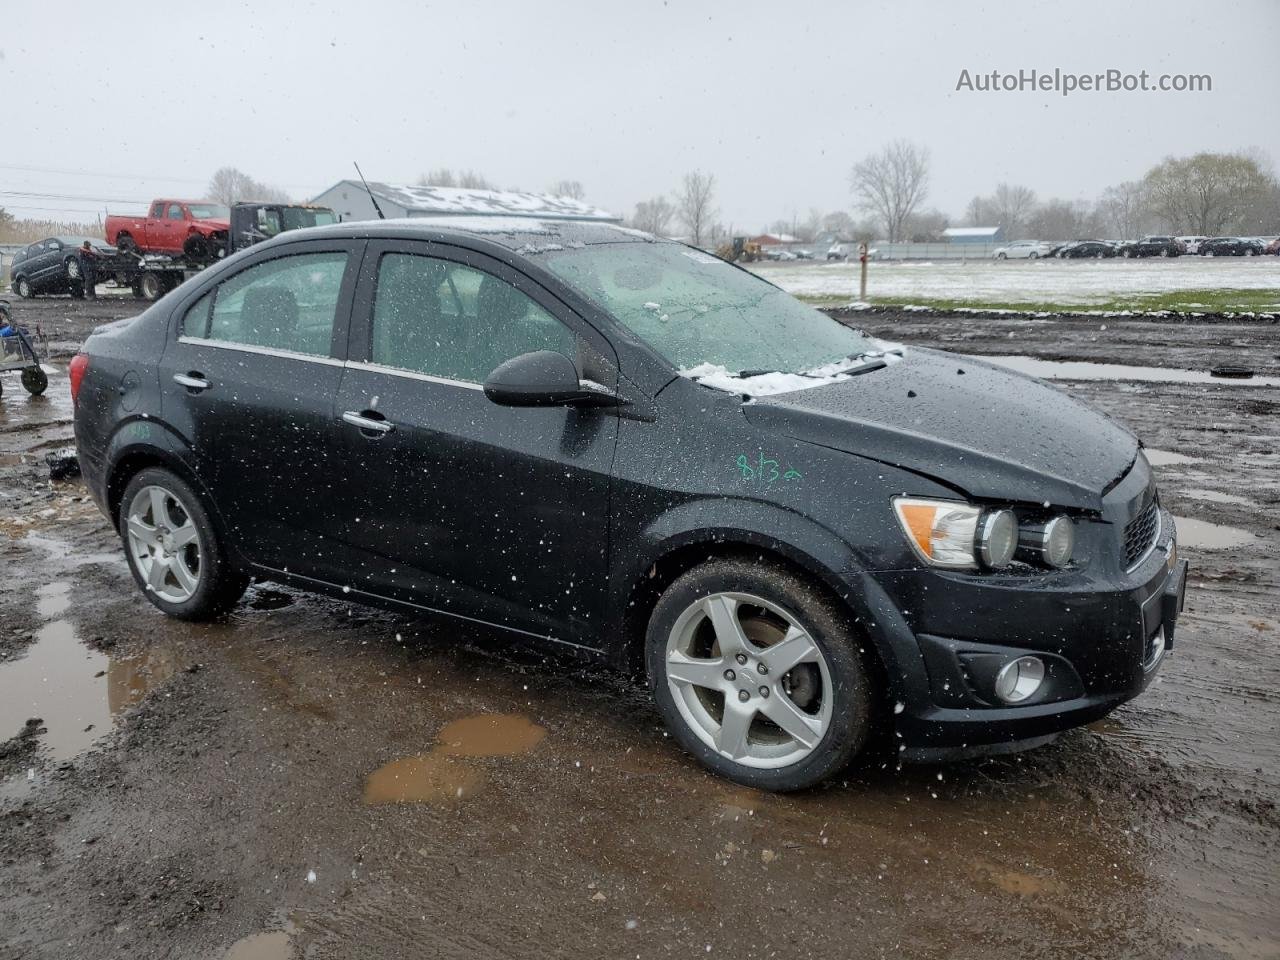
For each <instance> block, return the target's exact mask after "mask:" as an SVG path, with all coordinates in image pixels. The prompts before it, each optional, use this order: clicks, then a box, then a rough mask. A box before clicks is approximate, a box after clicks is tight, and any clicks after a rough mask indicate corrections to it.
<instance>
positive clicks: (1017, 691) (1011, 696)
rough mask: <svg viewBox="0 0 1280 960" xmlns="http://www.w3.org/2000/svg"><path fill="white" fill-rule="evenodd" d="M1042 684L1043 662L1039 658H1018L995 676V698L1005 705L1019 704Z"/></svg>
mask: <svg viewBox="0 0 1280 960" xmlns="http://www.w3.org/2000/svg"><path fill="white" fill-rule="evenodd" d="M1042 683H1044V661H1043V660H1041V659H1040V658H1039V657H1019V658H1018V659H1017V660H1012V661H1010V662H1009V663H1006V664H1005V665H1004V666H1003V667H1001V668H1000V672H999V673H997V674H996V696H997V697H999V698H1000V699H1001V700H1003V701H1004V702H1005V703H1021V702H1022V701H1023V700H1026V699H1027V698H1028V697H1030V696H1031V695H1032V694H1034V693H1035V692H1036V691H1037V690H1039V689H1040V685H1041V684H1042Z"/></svg>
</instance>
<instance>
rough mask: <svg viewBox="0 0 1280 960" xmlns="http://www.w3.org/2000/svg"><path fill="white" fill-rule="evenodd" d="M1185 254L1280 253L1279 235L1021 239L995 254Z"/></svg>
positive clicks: (1022, 257)
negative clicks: (1128, 238) (1060, 241)
mask: <svg viewBox="0 0 1280 960" xmlns="http://www.w3.org/2000/svg"><path fill="white" fill-rule="evenodd" d="M1183 254H1198V255H1199V256H1202V257H1257V256H1262V255H1263V254H1273V255H1280V237H1168V236H1151V237H1143V238H1142V239H1141V240H1069V241H1067V242H1065V243H1046V242H1045V241H1043V240H1019V241H1018V242H1017V243H1011V244H1008V245H1007V246H1003V247H997V248H996V251H995V253H993V254H992V256H993V257H994V258H995V259H996V260H1039V259H1041V258H1043V257H1058V258H1060V259H1063V260H1071V259H1077V258H1088V259H1096V260H1101V259H1103V258H1104V257H1180V256H1182V255H1183Z"/></svg>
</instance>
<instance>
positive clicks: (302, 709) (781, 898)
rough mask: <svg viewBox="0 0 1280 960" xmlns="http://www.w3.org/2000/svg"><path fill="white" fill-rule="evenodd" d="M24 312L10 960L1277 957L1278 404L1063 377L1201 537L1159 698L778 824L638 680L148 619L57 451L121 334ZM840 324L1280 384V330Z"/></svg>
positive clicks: (897, 774) (350, 617) (9, 824)
mask: <svg viewBox="0 0 1280 960" xmlns="http://www.w3.org/2000/svg"><path fill="white" fill-rule="evenodd" d="M945 266H946V267H948V268H949V267H951V266H953V265H949V264H948V265H945ZM1103 266H1104V267H1108V268H1109V267H1110V266H1111V265H1110V264H1104V265H1103ZM1190 266H1192V267H1195V266H1197V265H1196V264H1191V265H1190ZM1208 266H1212V267H1215V268H1216V267H1217V264H1209V265H1208ZM1226 266H1228V267H1229V268H1231V269H1236V268H1239V269H1240V270H1242V271H1250V270H1255V269H1259V266H1260V265H1259V266H1255V264H1253V263H1244V262H1241V263H1239V264H1235V263H1231V264H1227V265H1226ZM1116 267H1117V269H1128V268H1129V267H1128V265H1127V264H1116ZM1166 267H1168V268H1170V273H1169V275H1172V271H1180V270H1183V269H1184V265H1183V264H1182V263H1180V262H1173V263H1170V264H1146V263H1143V264H1140V265H1136V266H1135V267H1133V268H1132V269H1135V270H1137V269H1139V268H1141V270H1142V271H1143V272H1144V273H1147V272H1149V271H1152V270H1153V269H1154V270H1155V271H1157V272H1163V271H1164V270H1165V268H1166ZM1024 268H1025V269H1024ZM766 269H770V270H771V269H774V268H766ZM776 269H777V270H778V271H784V270H785V271H796V272H797V274H799V273H800V272H801V271H804V272H805V273H804V275H806V276H807V275H810V274H812V275H814V276H825V277H831V278H835V277H838V276H840V275H841V271H842V270H844V271H847V270H848V268H846V267H839V268H826V267H823V266H821V265H818V266H816V267H802V268H796V267H791V266H784V267H778V268H776ZM891 269H892V267H890V266H887V265H876V271H877V276H879V275H880V271H881V270H884V271H885V272H886V274H887V273H888V271H890V270H891ZM908 269H915V268H903V272H904V273H905V272H906V271H907V270H908ZM939 269H942V265H940V266H939ZM962 269H968V270H972V271H975V275H977V274H979V273H981V272H984V271H990V272H991V274H992V276H995V277H1001V278H1002V277H1006V276H1013V275H1015V271H1016V275H1021V276H1036V277H1038V276H1055V275H1057V274H1058V273H1059V272H1065V271H1070V270H1072V265H1070V264H1064V265H1059V264H1043V265H1030V266H1028V265H1021V264H1019V265H1008V266H1004V265H1002V266H1000V267H996V266H993V265H989V264H974V265H969V266H967V267H963V268H962ZM1272 269H1273V270H1274V269H1275V268H1274V265H1273V266H1272ZM762 272H764V271H762ZM921 273H923V271H921ZM833 282H834V281H833ZM1195 282H1197V283H1200V282H1203V281H1202V280H1196V281H1195ZM1233 282H1234V281H1233ZM16 306H17V309H18V316H19V318H20V319H21V320H23V321H24V322H27V323H29V324H32V325H35V324H36V323H39V324H40V325H41V326H42V328H43V329H44V330H45V331H46V332H47V333H49V334H50V335H51V336H52V338H53V341H54V345H55V353H54V358H53V360H52V362H51V368H52V369H53V370H54V372H53V373H52V374H51V380H52V383H51V387H50V391H49V394H48V395H47V397H46V398H43V399H40V400H31V399H28V398H27V396H26V395H25V394H24V393H22V392H21V390H19V389H17V388H16V383H14V382H13V378H12V377H11V376H9V377H8V379H9V382H8V383H7V384H6V391H5V395H4V398H3V400H0V489H2V490H3V491H4V493H3V496H4V506H3V509H2V511H0V563H2V564H3V569H4V571H5V582H6V589H5V591H4V592H3V593H2V594H0V723H3V725H4V727H3V729H0V960H18V958H24V960H26V958H59V960H62V958H66V957H77V958H97V957H119V956H128V957H134V958H165V957H169V958H176V957H203V958H221V957H229V958H239V960H244V958H247V957H255V958H259V960H261V958H285V957H290V956H297V957H302V956H305V957H308V958H343V960H350V958H363V957H369V958H375V957H377V958H383V957H400V956H405V957H408V956H413V957H447V958H454V957H457V958H463V957H467V958H470V957H498V958H501V957H512V958H515V957H519V958H528V957H564V958H570V957H573V958H577V957H622V956H626V957H632V956H636V957H643V958H649V957H693V956H698V957H703V956H708V955H709V956H712V957H716V956H725V955H729V956H734V957H740V958H747V957H787V958H790V957H815V958H818V957H831V958H847V957H850V956H859V957H862V956H901V957H948V958H957V960H964V958H975V960H977V958H984V960H985V958H990V957H1006V956H1018V957H1022V958H1036V957H1045V958H1048V957H1063V956H1071V957H1098V958H1107V960H1112V958H1115V957H1149V958H1159V960H1167V958H1175V957H1181V958H1187V960H1193V958H1194V960H1212V958H1223V957H1231V958H1249V960H1262V958H1275V957H1277V956H1280V921H1278V920H1277V918H1278V917H1280V886H1278V881H1280V873H1278V868H1277V863H1278V862H1280V810H1278V809H1277V806H1276V798H1277V796H1280V737H1277V731H1280V694H1278V693H1277V691H1280V651H1278V650H1277V638H1278V637H1280V534H1278V533H1277V530H1278V529H1280V416H1278V414H1280V390H1277V389H1275V388H1267V387H1256V386H1255V387H1250V386H1240V385H1234V386H1229V385H1223V384H1214V383H1206V384H1195V383H1182V384H1165V383H1152V382H1147V383H1137V382H1130V381H1123V380H1121V381H1105V380H1098V381H1063V382H1061V383H1060V384H1059V385H1060V386H1062V387H1063V388H1064V389H1067V390H1068V391H1070V392H1071V393H1073V394H1076V395H1078V396H1080V397H1082V398H1084V399H1086V400H1088V401H1089V402H1091V403H1093V404H1095V405H1097V406H1098V407H1100V408H1102V409H1103V410H1104V411H1106V412H1108V413H1109V414H1111V415H1113V416H1115V417H1117V418H1119V419H1121V420H1124V421H1125V422H1127V423H1128V424H1129V425H1130V426H1131V427H1133V428H1134V429H1136V430H1137V431H1138V432H1139V433H1140V434H1141V435H1142V436H1143V437H1144V438H1145V439H1146V442H1147V444H1148V446H1149V447H1151V448H1153V451H1152V459H1153V462H1154V463H1155V464H1156V470H1157V474H1158V476H1159V479H1160V481H1161V487H1162V495H1163V498H1164V500H1165V502H1166V503H1167V504H1169V505H1170V506H1171V508H1172V509H1173V510H1174V512H1175V513H1176V514H1177V515H1178V516H1179V517H1181V518H1183V520H1181V521H1180V529H1181V531H1182V536H1181V540H1182V550H1181V553H1182V555H1184V556H1187V557H1189V558H1190V559H1191V563H1192V579H1191V581H1190V585H1189V591H1188V601H1187V612H1186V614H1185V615H1184V619H1183V620H1182V621H1181V623H1180V626H1179V630H1178V637H1177V646H1176V649H1175V652H1174V655H1173V656H1172V657H1171V659H1169V660H1168V661H1167V662H1166V663H1165V665H1164V667H1163V668H1162V673H1161V675H1160V677H1159V679H1158V682H1157V683H1155V684H1154V686H1153V687H1152V688H1151V689H1150V690H1149V691H1148V692H1147V693H1146V694H1145V695H1144V696H1143V697H1141V698H1139V699H1138V700H1136V701H1134V702H1132V703H1131V704H1128V705H1126V706H1125V707H1123V708H1121V709H1120V710H1118V711H1117V712H1116V713H1114V714H1113V715H1112V716H1111V717H1109V718H1107V719H1106V720H1104V721H1102V722H1100V723H1098V724H1095V725H1093V726H1092V727H1091V728H1088V729H1084V730H1080V731H1076V732H1073V733H1071V734H1068V735H1065V736H1063V737H1062V738H1061V739H1060V740H1059V741H1058V742H1057V743H1055V744H1053V745H1051V746H1048V747H1045V748H1042V749H1040V750H1038V751H1035V752H1032V753H1028V754H1024V755H1021V756H1018V757H1011V758H1003V759H992V760H986V761H974V762H968V763H962V764H955V765H949V766H943V767H932V766H930V767H908V768H905V769H902V770H897V769H894V767H893V766H892V764H891V763H889V764H888V765H885V764H884V762H883V761H876V762H874V763H870V764H866V765H864V766H863V767H861V768H859V769H855V770H852V771H850V773H849V775H848V777H847V778H846V779H843V780H840V781H836V782H834V783H832V784H830V785H829V786H828V787H826V788H823V789H819V790H814V791H810V792H807V793H804V794H799V795H792V796H785V797H779V796H770V795H766V794H761V793H758V792H754V791H750V790H745V789H742V788H738V787H736V786H734V785H732V784H729V783H726V782H723V781H720V780H717V779H715V778H714V777H711V776H709V775H707V774H706V773H704V772H703V771H702V770H701V769H700V768H698V767H697V766H695V765H694V764H693V763H692V762H691V761H690V760H688V759H687V758H686V757H684V756H682V755H681V754H680V752H679V751H678V750H677V749H676V748H675V746H674V745H673V744H672V742H671V741H670V740H669V739H668V738H667V737H666V736H665V735H664V733H663V731H662V728H661V725H660V723H659V720H658V717H657V715H656V713H655V712H654V711H653V710H652V709H651V708H650V706H649V705H648V703H647V700H646V697H645V694H644V691H643V688H642V687H640V686H639V685H638V684H636V683H634V682H632V681H630V680H628V679H627V678H624V677H618V676H615V675H612V674H610V673H607V672H603V671H600V670H597V669H595V668H586V667H583V666H582V665H581V664H578V663H575V662H571V661H564V660H561V659H558V658H555V657H551V656H548V655H547V654H545V653H544V652H543V651H540V650H530V649H528V648H524V647H521V646H518V645H513V644H512V643H511V642H510V641H509V640H507V639H505V638H501V637H494V636H491V635H488V634H485V633H482V632H480V631H476V630H473V629H470V628H465V629H463V628H459V627H458V626H457V625H456V624H441V623H435V622H429V621H424V620H413V619H406V618H404V617H401V616H397V615H392V614H387V613H383V612H380V611H373V610H367V609H363V608H359V607H350V606H347V605H344V604H342V603H338V602H333V601H329V600H322V599H317V598H312V597H308V596H305V595H302V594H299V593H295V592H293V591H288V590H281V589H276V588H271V587H267V586H256V587H254V588H252V589H251V592H250V594H249V596H248V597H247V598H246V602H245V603H244V604H243V605H242V606H241V607H240V608H238V609H237V610H236V611H235V613H234V614H233V615H232V616H231V617H229V618H228V619H227V620H226V621H225V622H222V623H218V624H213V625H203V626H193V625H186V624H182V623H179V622H177V621H173V620H168V619H165V618H164V617H162V616H161V615H160V614H159V613H158V612H156V611H155V610H154V609H153V608H152V607H150V606H149V605H148V604H147V603H145V601H144V600H143V599H142V598H141V596H140V595H139V594H138V592H137V591H136V589H135V588H134V586H133V584H132V582H131V580H130V579H129V576H128V573H127V570H126V568H125V566H124V563H123V560H122V557H121V553H120V550H119V545H118V541H117V540H116V538H115V537H114V535H113V534H112V533H111V531H110V530H109V528H108V526H107V524H106V522H105V521H104V519H103V518H102V516H101V515H100V514H99V513H98V512H97V510H96V508H94V506H93V505H92V504H91V503H89V502H87V501H86V499H85V496H84V490H83V488H82V487H80V486H79V485H78V483H77V482H75V481H71V482H64V483H51V482H49V480H48V470H47V468H46V467H45V465H44V463H43V461H42V458H43V455H44V454H45V453H46V452H48V451H50V450H52V449H55V448H57V447H59V446H61V445H63V444H65V443H66V442H67V441H68V438H69V437H70V432H71V431H70V405H69V400H68V396H67V381H66V376H65V370H64V367H65V358H66V357H67V356H68V355H69V353H70V352H71V351H72V350H73V349H74V347H75V345H76V344H77V343H78V342H79V340H80V339H81V338H82V337H83V336H84V335H85V333H86V332H87V330H88V329H89V328H90V327H91V326H92V325H93V324H94V323H96V322H102V321H104V320H108V319H113V318H115V317H117V316H121V315H127V314H129V313H132V312H136V311H137V310H138V309H140V307H139V305H137V304H134V303H133V302H131V301H111V300H108V301H106V302H103V303H99V304H80V303H72V302H71V301H67V300H48V301H38V302H36V303H19V304H17V305H16ZM856 322H858V323H860V324H863V325H865V326H867V327H868V328H869V329H870V330H871V332H873V333H875V334H877V335H879V336H883V337H886V338H890V339H894V340H899V341H903V342H908V343H925V344H930V345H936V346H942V347H944V348H948V349H954V350H957V351H959V352H962V353H980V354H989V355H990V354H1002V353H1003V354H1018V355H1026V356H1033V357H1039V358H1042V359H1049V360H1093V361H1099V360H1105V361H1110V362H1119V363H1124V364H1130V365H1150V366H1185V367H1188V368H1193V369H1201V370H1202V369H1204V368H1205V367H1206V366H1207V365H1208V364H1209V363H1210V362H1212V361H1213V360H1214V359H1216V358H1224V359H1230V360H1234V361H1236V362H1239V361H1240V360H1241V358H1242V357H1247V358H1249V360H1250V362H1253V363H1255V364H1256V365H1257V366H1258V368H1259V372H1260V373H1264V372H1266V373H1270V374H1272V375H1274V374H1275V373H1277V372H1280V369H1278V368H1280V364H1277V353H1278V352H1280V351H1278V349H1277V345H1276V327H1275V325H1271V324H1252V325H1250V324H1230V325H1228V324H1214V325H1208V324H1206V325H1198V324H1155V323H1149V322H1145V321H1142V320H1138V319H1133V320H1128V321H1125V322H1124V323H1123V324H1109V325H1108V328H1107V329H1105V330H1103V329H1100V324H1099V323H1098V322H1096V321H1070V320H1060V321H1059V320H1054V321H1040V322H1027V321H1013V320H1004V321H999V320H996V321H993V320H975V319H956V318H945V317H941V318H940V317H928V318H913V317H911V316H910V315H905V316H888V315H880V316H862V317H859V318H858V320H857V321H856ZM28 718H39V721H38V722H35V723H32V724H31V725H28V724H27V720H28ZM6 737H9V738H12V739H8V740H7V741H5V740H4V739H3V738H6Z"/></svg>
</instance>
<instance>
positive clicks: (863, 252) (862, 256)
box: [858, 241, 867, 303]
mask: <svg viewBox="0 0 1280 960" xmlns="http://www.w3.org/2000/svg"><path fill="white" fill-rule="evenodd" d="M858 259H859V260H860V261H861V262H862V278H861V280H860V281H859V282H858V300H859V301H860V302H862V303H866V302H867V244H866V242H865V241H863V242H862V243H860V244H858Z"/></svg>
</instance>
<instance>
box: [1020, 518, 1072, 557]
mask: <svg viewBox="0 0 1280 960" xmlns="http://www.w3.org/2000/svg"><path fill="white" fill-rule="evenodd" d="M1075 545H1076V528H1075V524H1074V523H1072V522H1071V518H1070V517H1062V516H1059V517H1054V518H1053V519H1052V520H1049V521H1046V522H1045V523H1029V524H1026V525H1025V526H1023V528H1022V530H1021V532H1020V533H1019V534H1018V546H1019V547H1020V548H1022V549H1023V550H1025V551H1026V552H1028V553H1030V554H1031V555H1032V556H1033V557H1034V558H1035V559H1036V560H1038V561H1040V562H1041V563H1043V564H1045V565H1046V566H1050V567H1054V568H1060V567H1065V566H1066V565H1067V564H1068V563H1070V562H1071V554H1072V553H1073V552H1074V551H1075Z"/></svg>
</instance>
